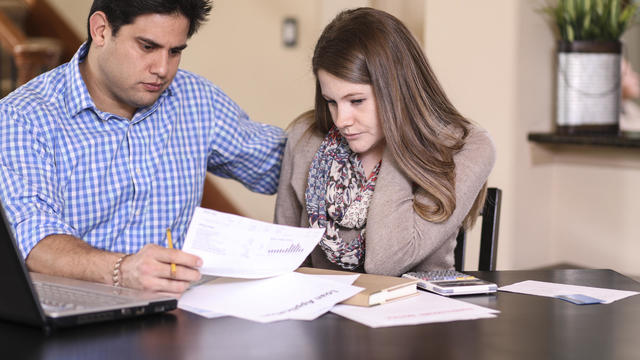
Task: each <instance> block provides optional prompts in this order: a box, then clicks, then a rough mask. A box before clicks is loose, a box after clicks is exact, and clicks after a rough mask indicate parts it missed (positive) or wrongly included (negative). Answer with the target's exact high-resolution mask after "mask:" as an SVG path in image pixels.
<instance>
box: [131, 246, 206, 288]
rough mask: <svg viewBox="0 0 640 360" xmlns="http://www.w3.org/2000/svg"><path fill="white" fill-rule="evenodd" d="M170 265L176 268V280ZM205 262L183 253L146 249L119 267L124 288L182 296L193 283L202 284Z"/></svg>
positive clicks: (158, 248)
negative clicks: (203, 263) (202, 267)
mask: <svg viewBox="0 0 640 360" xmlns="http://www.w3.org/2000/svg"><path fill="white" fill-rule="evenodd" d="M171 263H174V264H176V272H175V276H172V275H173V274H172V273H171ZM200 266H202V260H201V259H200V258H199V257H197V256H195V255H191V254H188V253H186V252H184V251H180V250H177V249H167V248H164V247H162V246H159V245H155V244H148V245H145V247H143V248H142V249H141V250H140V251H139V252H137V253H136V254H132V255H130V256H128V257H126V258H125V259H124V261H123V262H122V265H121V266H120V269H121V270H120V271H121V274H122V279H123V286H126V287H130V288H137V289H143V290H148V291H157V292H163V293H167V294H171V295H175V296H180V295H181V294H182V293H183V292H184V291H185V290H187V288H188V287H189V283H190V282H192V281H197V280H200V271H198V268H199V267H200Z"/></svg>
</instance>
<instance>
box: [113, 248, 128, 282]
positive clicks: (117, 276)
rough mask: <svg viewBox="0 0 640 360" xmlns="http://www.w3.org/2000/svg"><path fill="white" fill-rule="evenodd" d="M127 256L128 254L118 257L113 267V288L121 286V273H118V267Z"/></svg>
mask: <svg viewBox="0 0 640 360" xmlns="http://www.w3.org/2000/svg"><path fill="white" fill-rule="evenodd" d="M127 256H129V254H126V255H122V256H120V258H119V259H118V260H117V261H116V263H115V265H113V275H112V277H111V279H112V280H113V286H122V271H120V265H122V262H123V261H124V258H126V257H127Z"/></svg>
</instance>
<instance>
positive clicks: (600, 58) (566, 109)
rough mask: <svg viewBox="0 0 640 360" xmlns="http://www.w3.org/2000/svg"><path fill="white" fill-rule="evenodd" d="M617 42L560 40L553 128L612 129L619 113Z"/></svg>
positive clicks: (565, 131) (565, 130)
mask: <svg viewBox="0 0 640 360" xmlns="http://www.w3.org/2000/svg"><path fill="white" fill-rule="evenodd" d="M621 50H622V44H621V43H620V42H593V41H574V42H561V43H560V44H559V47H558V77H557V114H556V115H557V116H556V124H557V131H558V132H559V133H563V134H580V133H616V132H617V131H618V118H619V116H620V54H621Z"/></svg>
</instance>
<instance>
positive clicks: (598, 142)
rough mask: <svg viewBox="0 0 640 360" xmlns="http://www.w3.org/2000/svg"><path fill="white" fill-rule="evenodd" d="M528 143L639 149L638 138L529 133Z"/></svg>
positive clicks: (639, 139)
mask: <svg viewBox="0 0 640 360" xmlns="http://www.w3.org/2000/svg"><path fill="white" fill-rule="evenodd" d="M528 139H529V141H533V142H536V143H541V144H553V145H585V146H605V147H617V148H640V138H629V137H624V136H619V135H613V134H607V135H560V134H555V133H529V136H528Z"/></svg>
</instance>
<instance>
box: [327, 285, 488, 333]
mask: <svg viewBox="0 0 640 360" xmlns="http://www.w3.org/2000/svg"><path fill="white" fill-rule="evenodd" d="M331 312H333V313H336V314H338V315H340V316H343V317H345V318H347V319H350V320H353V321H357V322H359V323H361V324H364V325H367V326H369V327H372V328H377V327H386V326H403V325H416V324H426V323H434V322H445V321H457V320H473V319H483V318H494V317H496V315H495V314H496V313H498V312H499V311H498V310H494V309H489V308H485V307H482V306H478V305H474V304H470V303H467V302H464V301H460V300H456V299H452V298H448V297H445V296H440V295H436V294H432V293H428V292H425V291H418V295H417V296H413V297H410V298H407V299H402V300H399V301H394V302H390V303H386V304H382V305H377V306H370V307H363V306H353V305H336V306H334V307H333V309H331Z"/></svg>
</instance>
